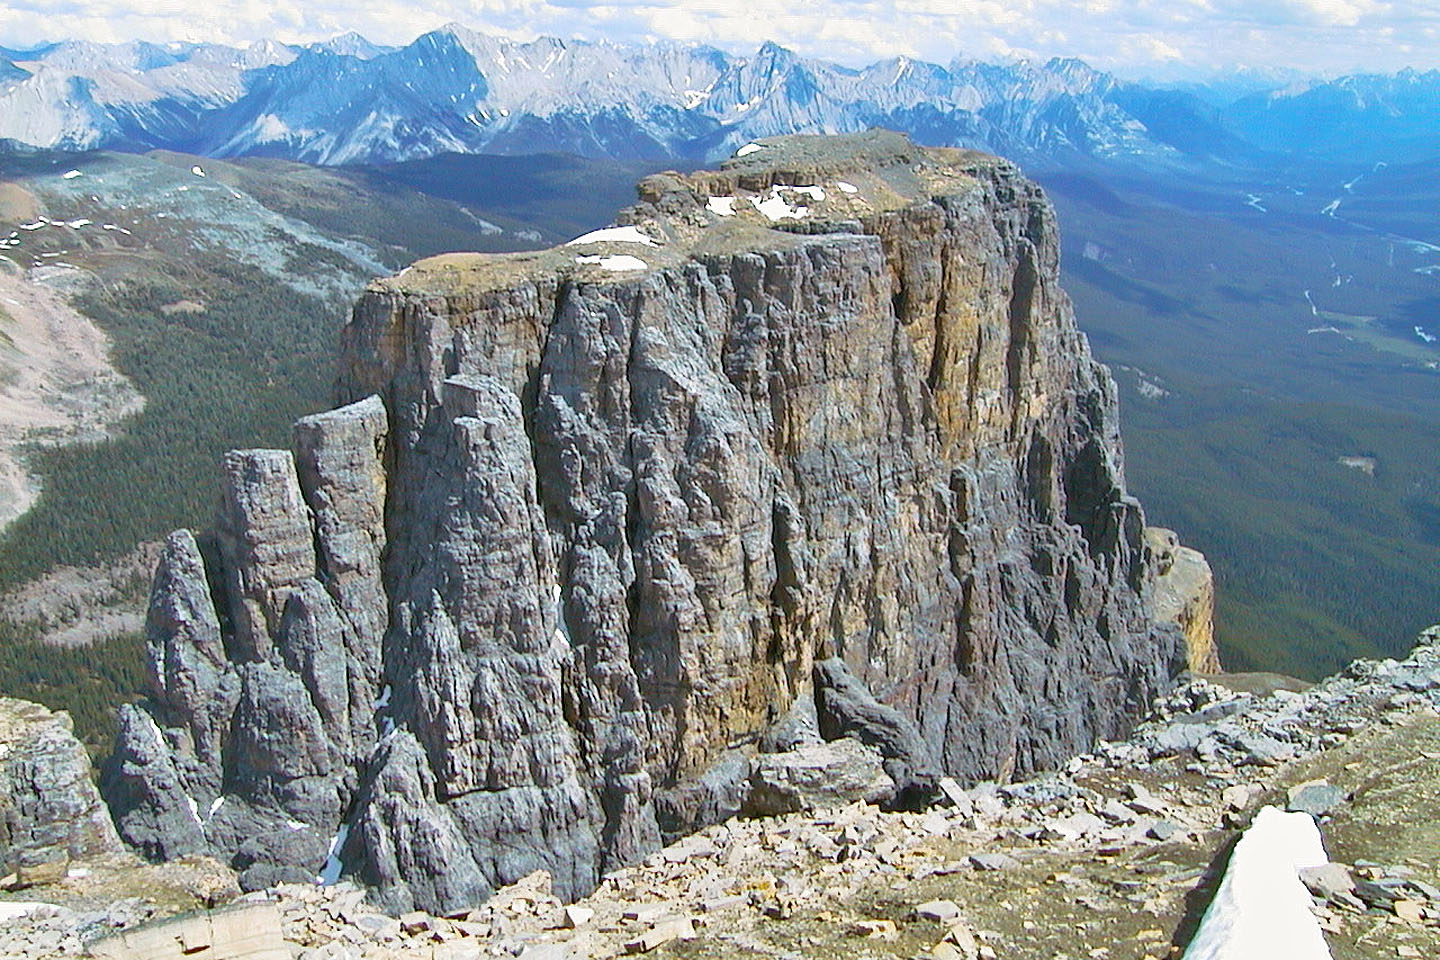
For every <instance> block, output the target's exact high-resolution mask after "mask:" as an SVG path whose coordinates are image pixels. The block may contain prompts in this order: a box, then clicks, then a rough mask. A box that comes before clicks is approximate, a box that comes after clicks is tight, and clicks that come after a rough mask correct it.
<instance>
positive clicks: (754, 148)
mask: <svg viewBox="0 0 1440 960" xmlns="http://www.w3.org/2000/svg"><path fill="white" fill-rule="evenodd" d="M764 149H765V148H764V147H762V146H760V144H758V143H747V144H745V146H743V147H741V148H740V149H739V150H736V151H735V156H737V157H748V156H750V154H752V153H759V152H760V151H761V150H764Z"/></svg>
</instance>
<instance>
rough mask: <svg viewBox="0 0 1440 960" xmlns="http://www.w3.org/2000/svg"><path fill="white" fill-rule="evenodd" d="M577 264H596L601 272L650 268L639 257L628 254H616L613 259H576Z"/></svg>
mask: <svg viewBox="0 0 1440 960" xmlns="http://www.w3.org/2000/svg"><path fill="white" fill-rule="evenodd" d="M575 262H576V263H587V264H594V265H596V266H598V267H599V268H600V269H601V270H644V269H646V268H648V267H649V266H650V265H649V264H648V263H646V262H645V261H644V260H641V259H640V258H639V257H632V256H630V255H629V254H626V253H621V254H616V255H615V256H613V257H576V258H575Z"/></svg>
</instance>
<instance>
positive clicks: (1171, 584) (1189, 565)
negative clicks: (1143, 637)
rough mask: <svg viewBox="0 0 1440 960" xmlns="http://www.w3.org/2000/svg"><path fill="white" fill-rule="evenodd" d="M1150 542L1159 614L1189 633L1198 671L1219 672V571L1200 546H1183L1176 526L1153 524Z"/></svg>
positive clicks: (1188, 655)
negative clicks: (1171, 528)
mask: <svg viewBox="0 0 1440 960" xmlns="http://www.w3.org/2000/svg"><path fill="white" fill-rule="evenodd" d="M1145 538H1146V542H1147V543H1148V544H1149V546H1150V552H1151V554H1152V555H1153V556H1154V558H1155V573H1156V576H1155V617H1156V619H1157V620H1161V621H1163V622H1166V623H1174V624H1175V625H1177V626H1178V627H1179V628H1180V631H1181V632H1182V633H1183V634H1184V635H1185V662H1186V664H1187V665H1188V666H1189V668H1190V669H1191V670H1193V671H1195V672H1196V673H1219V672H1220V671H1221V669H1222V667H1221V665H1220V649H1219V647H1218V646H1216V644H1215V575H1214V574H1213V573H1212V572H1211V570H1210V564H1209V562H1208V561H1206V559H1205V555H1204V554H1203V553H1201V552H1200V551H1199V550H1192V549H1190V548H1189V547H1185V546H1181V544H1180V538H1179V536H1178V535H1177V534H1176V533H1175V531H1174V530H1167V529H1165V528H1164V527H1151V528H1150V529H1148V530H1146V531H1145Z"/></svg>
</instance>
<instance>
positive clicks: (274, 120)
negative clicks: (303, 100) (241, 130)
mask: <svg viewBox="0 0 1440 960" xmlns="http://www.w3.org/2000/svg"><path fill="white" fill-rule="evenodd" d="M254 129H255V142H256V143H271V142H273V141H275V140H284V139H285V138H286V137H288V136H290V134H291V132H292V131H291V130H290V125H289V124H288V123H286V122H285V121H284V120H281V119H280V118H279V117H277V116H275V114H273V113H263V114H261V115H260V116H258V117H256V118H255V124H254Z"/></svg>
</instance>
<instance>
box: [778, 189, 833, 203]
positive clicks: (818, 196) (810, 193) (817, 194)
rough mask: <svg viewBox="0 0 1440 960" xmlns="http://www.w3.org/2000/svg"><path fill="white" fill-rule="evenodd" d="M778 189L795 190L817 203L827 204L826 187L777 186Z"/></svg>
mask: <svg viewBox="0 0 1440 960" xmlns="http://www.w3.org/2000/svg"><path fill="white" fill-rule="evenodd" d="M776 189H779V190H794V191H795V192H796V193H803V194H804V195H805V196H807V197H809V198H810V199H811V200H814V201H815V202H816V203H824V202H825V188H824V187H786V186H779V185H777V187H776Z"/></svg>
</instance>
